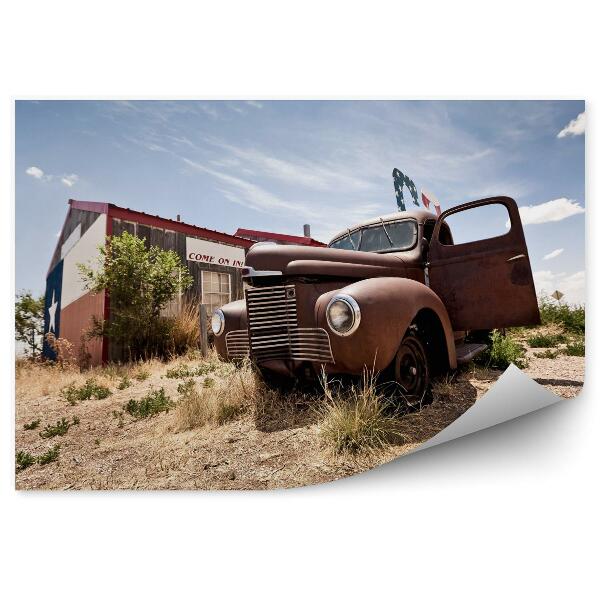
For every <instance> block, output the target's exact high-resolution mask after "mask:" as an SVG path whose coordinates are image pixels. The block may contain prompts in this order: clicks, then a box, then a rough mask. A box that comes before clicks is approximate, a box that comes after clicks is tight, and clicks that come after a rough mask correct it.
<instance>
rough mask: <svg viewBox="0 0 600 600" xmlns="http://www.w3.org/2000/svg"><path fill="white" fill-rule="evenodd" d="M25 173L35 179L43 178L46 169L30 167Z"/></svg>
mask: <svg viewBox="0 0 600 600" xmlns="http://www.w3.org/2000/svg"><path fill="white" fill-rule="evenodd" d="M25 173H27V175H30V176H31V177H33V178H35V179H41V178H42V177H43V176H44V171H42V169H40V168H39V167H29V168H28V169H27V170H26V171H25Z"/></svg>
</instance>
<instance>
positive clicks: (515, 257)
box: [506, 254, 525, 262]
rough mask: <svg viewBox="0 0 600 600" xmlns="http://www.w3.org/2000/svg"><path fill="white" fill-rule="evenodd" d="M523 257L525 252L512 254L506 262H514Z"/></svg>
mask: <svg viewBox="0 0 600 600" xmlns="http://www.w3.org/2000/svg"><path fill="white" fill-rule="evenodd" d="M522 258H525V255H524V254H517V255H516V256H511V257H510V258H508V259H506V262H514V261H515V260H521V259H522Z"/></svg>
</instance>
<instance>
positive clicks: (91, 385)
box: [60, 378, 111, 405]
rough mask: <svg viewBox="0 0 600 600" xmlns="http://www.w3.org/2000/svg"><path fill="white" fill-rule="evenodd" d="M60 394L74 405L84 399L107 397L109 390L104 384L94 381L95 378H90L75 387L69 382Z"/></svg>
mask: <svg viewBox="0 0 600 600" xmlns="http://www.w3.org/2000/svg"><path fill="white" fill-rule="evenodd" d="M60 394H61V396H62V397H63V398H64V399H65V400H66V401H67V402H68V403H69V404H71V405H75V404H77V403H78V402H83V401H84V400H91V399H96V400H102V399H104V398H108V396H110V394H111V392H110V390H109V389H108V388H107V387H106V386H105V385H100V384H98V383H96V380H95V379H93V378H91V379H88V380H87V381H86V382H85V383H84V384H83V385H82V386H80V387H77V386H76V385H75V384H74V383H71V384H69V385H68V386H67V387H64V388H63V389H62V390H61V392H60Z"/></svg>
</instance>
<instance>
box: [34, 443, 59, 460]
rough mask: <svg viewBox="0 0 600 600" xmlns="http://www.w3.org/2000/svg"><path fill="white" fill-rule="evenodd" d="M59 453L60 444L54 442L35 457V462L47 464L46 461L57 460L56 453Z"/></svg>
mask: <svg viewBox="0 0 600 600" xmlns="http://www.w3.org/2000/svg"><path fill="white" fill-rule="evenodd" d="M59 453H60V444H55V445H54V446H52V448H50V450H48V451H47V452H45V453H44V454H40V456H38V458H37V462H38V463H39V464H40V465H47V464H48V463H51V462H55V461H57V460H58V455H59Z"/></svg>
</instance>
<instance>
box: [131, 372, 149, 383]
mask: <svg viewBox="0 0 600 600" xmlns="http://www.w3.org/2000/svg"><path fill="white" fill-rule="evenodd" d="M133 376H134V377H135V378H136V379H137V380H138V381H146V379H148V377H150V371H147V370H146V369H140V370H139V371H136V372H135V374H134V375H133Z"/></svg>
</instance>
